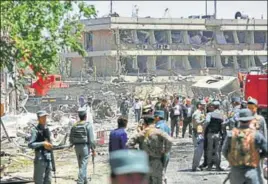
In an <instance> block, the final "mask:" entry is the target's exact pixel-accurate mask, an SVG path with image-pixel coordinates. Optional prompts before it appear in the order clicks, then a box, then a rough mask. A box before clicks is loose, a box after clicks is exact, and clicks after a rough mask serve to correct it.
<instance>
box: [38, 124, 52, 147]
mask: <svg viewBox="0 0 268 184" xmlns="http://www.w3.org/2000/svg"><path fill="white" fill-rule="evenodd" d="M35 129H36V131H37V137H36V140H35V142H44V141H48V140H50V139H49V138H50V135H49V130H48V128H45V129H40V128H39V127H35ZM35 150H45V148H44V146H41V147H39V148H36V149H35Z"/></svg>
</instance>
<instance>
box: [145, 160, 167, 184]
mask: <svg viewBox="0 0 268 184" xmlns="http://www.w3.org/2000/svg"><path fill="white" fill-rule="evenodd" d="M149 164H150V169H151V173H150V175H149V184H162V183H163V170H164V168H163V162H162V160H161V158H151V157H150V158H149Z"/></svg>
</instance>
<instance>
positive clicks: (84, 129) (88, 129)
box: [70, 108, 96, 184]
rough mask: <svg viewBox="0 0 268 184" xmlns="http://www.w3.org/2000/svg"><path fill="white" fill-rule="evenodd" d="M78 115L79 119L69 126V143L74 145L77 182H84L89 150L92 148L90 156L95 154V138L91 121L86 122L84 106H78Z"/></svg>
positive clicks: (79, 183)
mask: <svg viewBox="0 0 268 184" xmlns="http://www.w3.org/2000/svg"><path fill="white" fill-rule="evenodd" d="M78 116H79V119H80V121H78V122H77V123H75V124H74V125H73V127H72V128H71V132H70V143H71V145H74V146H75V152H76V156H77V160H78V166H79V173H78V180H77V184H86V183H88V181H87V164H88V157H89V155H90V150H92V156H95V155H96V152H95V139H94V134H93V130H92V125H91V123H89V122H86V118H87V112H86V108H79V109H78Z"/></svg>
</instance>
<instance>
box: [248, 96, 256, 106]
mask: <svg viewBox="0 0 268 184" xmlns="http://www.w3.org/2000/svg"><path fill="white" fill-rule="evenodd" d="M248 104H254V105H258V100H256V99H255V98H250V99H249V100H248Z"/></svg>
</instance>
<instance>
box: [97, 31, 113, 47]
mask: <svg viewBox="0 0 268 184" xmlns="http://www.w3.org/2000/svg"><path fill="white" fill-rule="evenodd" d="M112 49H116V45H115V33H114V32H113V31H110V30H99V31H93V51H103V50H112Z"/></svg>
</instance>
